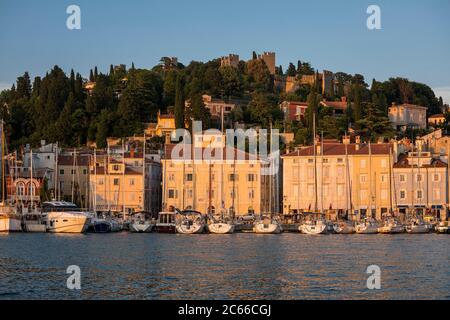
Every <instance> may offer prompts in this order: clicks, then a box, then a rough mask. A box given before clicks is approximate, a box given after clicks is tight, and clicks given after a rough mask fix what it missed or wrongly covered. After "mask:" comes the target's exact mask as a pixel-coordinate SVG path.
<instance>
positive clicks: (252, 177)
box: [247, 173, 256, 182]
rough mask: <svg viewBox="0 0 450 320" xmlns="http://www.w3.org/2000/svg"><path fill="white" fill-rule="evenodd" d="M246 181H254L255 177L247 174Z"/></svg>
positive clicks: (252, 174)
mask: <svg viewBox="0 0 450 320" xmlns="http://www.w3.org/2000/svg"><path fill="white" fill-rule="evenodd" d="M247 181H248V182H253V181H256V175H255V174H254V173H249V174H248V175H247Z"/></svg>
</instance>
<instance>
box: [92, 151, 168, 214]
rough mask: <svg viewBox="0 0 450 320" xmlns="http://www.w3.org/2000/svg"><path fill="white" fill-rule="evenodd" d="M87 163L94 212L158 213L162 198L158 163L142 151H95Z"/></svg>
mask: <svg viewBox="0 0 450 320" xmlns="http://www.w3.org/2000/svg"><path fill="white" fill-rule="evenodd" d="M91 159H92V162H91V164H90V175H89V180H90V188H91V191H92V203H93V208H94V210H95V211H96V212H108V211H111V212H115V213H118V214H119V213H125V215H128V214H130V213H133V212H140V211H146V212H150V213H153V214H157V213H158V212H159V210H160V205H159V204H160V202H161V190H160V181H161V164H160V163H158V162H155V161H152V160H150V159H148V158H146V161H145V164H146V167H145V176H144V168H143V155H142V153H140V154H138V153H134V151H133V150H131V151H130V152H126V153H125V157H123V155H122V154H109V155H108V154H105V153H103V154H97V155H95V157H92V158H91Z"/></svg>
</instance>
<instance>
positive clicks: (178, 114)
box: [174, 75, 185, 129]
mask: <svg viewBox="0 0 450 320" xmlns="http://www.w3.org/2000/svg"><path fill="white" fill-rule="evenodd" d="M184 108H185V106H184V87H183V83H182V79H181V75H178V76H177V81H176V93H175V110H174V111H175V112H174V113H175V126H176V128H177V129H178V128H184Z"/></svg>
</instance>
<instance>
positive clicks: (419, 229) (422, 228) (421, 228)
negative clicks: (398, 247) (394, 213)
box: [406, 224, 431, 233]
mask: <svg viewBox="0 0 450 320" xmlns="http://www.w3.org/2000/svg"><path fill="white" fill-rule="evenodd" d="M430 231H431V228H430V227H429V226H427V225H425V224H424V225H413V226H407V227H406V232H408V233H429V232H430Z"/></svg>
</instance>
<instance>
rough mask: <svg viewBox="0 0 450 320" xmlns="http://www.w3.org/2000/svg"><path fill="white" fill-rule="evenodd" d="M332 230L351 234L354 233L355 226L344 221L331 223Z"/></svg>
mask: <svg viewBox="0 0 450 320" xmlns="http://www.w3.org/2000/svg"><path fill="white" fill-rule="evenodd" d="M333 230H334V232H336V233H338V234H352V233H355V228H354V227H353V226H351V225H348V224H346V223H337V224H334V225H333Z"/></svg>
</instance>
